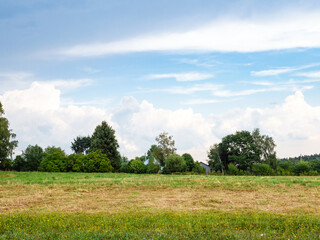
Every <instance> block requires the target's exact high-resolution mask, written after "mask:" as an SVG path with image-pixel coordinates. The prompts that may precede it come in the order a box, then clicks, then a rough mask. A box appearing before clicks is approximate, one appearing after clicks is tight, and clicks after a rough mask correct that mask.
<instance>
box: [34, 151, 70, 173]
mask: <svg viewBox="0 0 320 240" xmlns="http://www.w3.org/2000/svg"><path fill="white" fill-rule="evenodd" d="M39 171H42V172H66V171H67V157H66V154H65V152H64V151H63V150H62V149H61V148H60V147H54V146H52V147H47V148H46V149H45V151H44V157H43V160H42V161H41V163H40V166H39Z"/></svg>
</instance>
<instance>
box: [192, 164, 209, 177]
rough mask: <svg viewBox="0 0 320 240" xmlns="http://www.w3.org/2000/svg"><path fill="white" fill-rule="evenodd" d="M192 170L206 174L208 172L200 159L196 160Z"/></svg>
mask: <svg viewBox="0 0 320 240" xmlns="http://www.w3.org/2000/svg"><path fill="white" fill-rule="evenodd" d="M192 171H193V172H194V173H198V174H205V173H206V169H205V168H204V167H202V166H201V165H200V163H199V162H198V161H196V162H195V164H194V167H193V169H192Z"/></svg>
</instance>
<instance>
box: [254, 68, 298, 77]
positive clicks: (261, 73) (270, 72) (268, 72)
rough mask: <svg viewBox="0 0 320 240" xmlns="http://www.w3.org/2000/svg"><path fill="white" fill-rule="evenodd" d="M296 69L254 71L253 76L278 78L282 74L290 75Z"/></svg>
mask: <svg viewBox="0 0 320 240" xmlns="http://www.w3.org/2000/svg"><path fill="white" fill-rule="evenodd" d="M295 70H296V69H295V68H280V69H270V70H262V71H252V72H251V75H252V76H257V77H265V76H276V75H279V74H282V73H288V72H293V71H295Z"/></svg>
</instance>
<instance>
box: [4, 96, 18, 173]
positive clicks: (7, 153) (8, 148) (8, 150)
mask: <svg viewBox="0 0 320 240" xmlns="http://www.w3.org/2000/svg"><path fill="white" fill-rule="evenodd" d="M3 114H4V110H3V107H2V104H1V102H0V170H7V169H8V167H9V165H10V167H11V160H10V164H9V161H8V160H7V159H8V157H12V155H13V153H14V152H13V151H14V149H15V148H16V147H17V146H18V141H16V140H13V139H15V138H16V134H14V133H13V132H12V130H11V129H9V121H8V120H7V119H6V118H5V117H3V116H2V115H3Z"/></svg>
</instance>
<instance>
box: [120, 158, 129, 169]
mask: <svg viewBox="0 0 320 240" xmlns="http://www.w3.org/2000/svg"><path fill="white" fill-rule="evenodd" d="M128 164H129V160H128V158H127V157H121V167H120V172H124V173H129V172H130V170H129V168H128Z"/></svg>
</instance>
